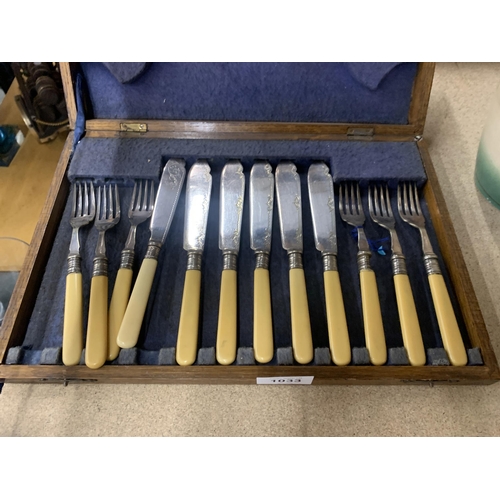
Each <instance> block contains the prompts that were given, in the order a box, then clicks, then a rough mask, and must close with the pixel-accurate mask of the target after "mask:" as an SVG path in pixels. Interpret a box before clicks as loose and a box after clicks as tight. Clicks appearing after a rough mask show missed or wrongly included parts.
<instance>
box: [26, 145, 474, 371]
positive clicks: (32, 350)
mask: <svg viewBox="0 0 500 500" xmlns="http://www.w3.org/2000/svg"><path fill="white" fill-rule="evenodd" d="M172 157H181V158H185V159H186V161H187V165H186V166H187V168H189V167H191V165H192V164H193V162H194V161H195V160H197V159H207V160H208V162H209V164H210V166H211V169H212V176H213V184H212V185H213V189H212V198H211V204H210V212H209V221H208V227H207V238H206V246H205V252H204V256H203V267H202V297H201V304H202V307H201V314H200V325H201V326H200V338H199V347H200V348H201V347H205V348H209V347H213V346H215V341H216V330H217V317H218V305H219V289H220V276H221V272H222V256H221V252H220V250H219V248H218V217H219V214H218V212H219V182H220V173H221V171H222V168H223V166H224V164H225V163H226V162H227V161H228V160H230V159H238V160H240V161H241V162H242V164H243V166H244V170H245V175H246V179H247V183H246V190H247V193H246V194H247V197H246V199H245V205H244V211H243V225H242V238H241V249H240V255H239V261H238V307H239V312H238V346H239V347H251V346H252V329H253V318H252V311H253V270H254V266H255V258H254V254H253V251H252V250H251V249H250V235H249V210H248V188H249V175H250V169H251V167H252V165H253V163H254V162H255V161H256V160H260V159H267V160H269V161H270V162H271V164H272V166H273V168H276V166H277V164H278V162H279V161H280V160H286V159H288V160H292V161H294V162H295V163H296V165H297V168H298V172H299V174H300V176H301V181H302V203H303V204H302V211H303V224H304V227H303V235H304V269H305V275H306V283H307V293H308V300H309V308H310V316H311V322H312V330H313V336H314V338H313V341H314V347H319V348H321V347H327V346H328V333H327V323H326V311H325V305H324V303H325V302H324V299H325V297H324V291H323V273H322V261H321V255H320V253H319V252H318V251H317V250H316V249H315V246H314V238H313V228H312V221H311V213H310V208H309V199H308V192H307V170H308V168H309V166H310V164H311V163H312V162H314V161H318V160H323V161H325V162H326V164H327V165H329V167H330V169H331V172H332V175H333V177H334V180H335V181H336V182H338V181H340V180H347V179H353V180H359V181H360V182H361V185H362V193H363V205H364V209H365V213H366V215H367V217H366V224H365V230H366V234H367V236H368V238H369V239H370V240H371V241H372V243H373V246H374V249H375V250H376V249H380V248H381V249H382V253H383V252H384V251H385V254H386V255H381V253H377V251H375V252H374V254H373V257H372V259H371V264H372V267H373V269H374V270H375V272H376V275H377V283H378V288H379V293H380V303H381V307H382V314H383V321H384V327H385V333H386V339H387V346H388V347H389V348H398V347H401V346H403V342H402V337H401V329H400V326H399V318H398V314H397V305H396V297H395V292H394V286H393V277H392V272H391V264H390V241H389V239H388V236H389V235H388V233H387V231H385V230H384V229H382V228H381V227H380V226H378V225H376V224H374V223H373V222H372V221H371V219H370V218H369V216H368V203H367V190H366V185H367V184H368V181H370V180H371V181H373V180H385V181H388V182H389V185H390V186H391V197H392V204H393V210H394V213H395V214H397V206H396V192H395V188H396V185H397V182H398V180H415V181H417V182H418V183H419V185H423V183H424V182H425V180H426V177H425V172H424V169H423V166H422V162H421V159H420V156H419V152H418V148H417V145H416V144H415V143H413V142H392V143H391V142H354V141H342V142H341V141H335V142H326V141H325V142H323V141H318V142H314V141H289V142H287V141H208V140H206V141H205V140H196V141H194V140H193V141H191V140H166V139H95V138H84V139H82V141H81V142H80V144H79V145H78V147H77V149H76V151H75V154H74V156H73V159H72V161H71V165H70V169H69V172H68V175H69V177H70V179H71V180H72V181H73V180H75V179H76V178H91V179H93V180H96V181H98V182H102V181H103V180H106V179H114V180H115V181H117V182H118V183H119V185H120V196H121V206H122V214H123V215H122V219H121V221H120V223H119V224H118V225H117V226H115V227H114V228H113V229H111V230H110V231H108V233H107V237H106V241H107V250H108V257H109V284H110V287H109V291H110V295H111V291H112V288H113V284H114V279H115V276H116V272H117V268H118V264H119V254H120V251H121V250H122V248H123V244H124V242H125V239H126V236H127V232H128V229H129V222H128V220H127V217H126V213H127V209H128V205H129V201H130V196H131V191H132V188H131V186H132V180H133V179H134V178H135V177H142V178H147V177H150V178H155V179H158V178H159V176H160V173H161V169H162V167H163V165H164V164H165V163H166V161H167V160H168V159H169V158H172ZM335 189H336V194H337V193H338V185H337V184H336V185H335ZM70 199H71V196H70V197H69V198H68V202H67V205H66V208H65V211H64V214H63V216H62V219H61V223H60V226H59V229H58V232H57V236H56V239H55V242H54V245H53V249H52V252H51V255H50V258H49V261H48V263H47V267H46V270H45V273H44V277H43V281H42V285H41V288H40V291H39V294H38V298H37V301H36V303H35V307H34V311H33V314H32V317H31V320H30V323H29V327H28V331H27V334H26V337H25V339H24V342H23V347H24V348H25V352H24V358H23V360H22V363H25V364H37V363H39V362H40V356H41V354H40V353H41V351H42V350H43V349H44V348H49V347H60V346H61V344H62V326H63V310H64V289H65V277H66V257H67V253H68V245H69V241H70V236H71V228H70V225H69V212H70ZM184 203H185V199H184V190H183V193H182V196H181V198H180V200H179V205H178V208H177V211H176V214H175V217H174V219H173V222H172V226H171V228H170V232H169V235H168V237H167V240H166V243H165V246H164V248H163V249H162V251H161V254H160V258H159V268H158V272H157V275H156V277H155V281H154V284H153V291H152V296H151V298H150V301H149V304H148V308H147V311H146V316H145V321H144V324H143V329H142V333H141V336H140V339H139V343H138V348H139V356H138V362H139V363H140V364H156V363H158V352H159V350H160V349H162V348H168V347H174V346H175V343H176V338H177V328H178V322H179V314H180V306H181V298H182V291H183V285H184V274H185V269H186V262H187V257H186V252H185V251H184V250H183V248H182V239H183V220H184ZM421 203H422V209H423V211H424V214H425V216H426V219H427V221H428V222H427V228H428V231H429V236H430V238H431V241H432V243H433V246H434V249H435V251H436V252H437V253H438V255H439V258H440V261H441V266H442V269H443V273H444V278H445V280H446V283H447V285H448V288H449V290H450V292H451V297H452V302H453V304H454V306H455V311H456V313H457V316H458V319H459V325H460V327H461V331H462V334H463V337H464V341H465V343H466V346H467V347H470V342H469V340H468V337H467V334H466V329H465V327H464V322H463V319H462V317H461V315H460V310H459V308H458V306H457V300H456V296H455V294H454V291H453V288H452V286H451V282H450V280H449V276H448V274H447V272H446V269H445V267H444V264H443V262H442V259H441V255H440V253H439V247H438V244H437V239H436V235H435V232H434V229H433V227H432V225H431V223H430V216H429V213H428V208H427V206H426V204H425V200H424V199H421ZM396 219H397V222H396V223H397V230H398V234H399V237H400V240H401V244H402V247H403V251H404V253H405V255H406V257H407V267H408V273H409V277H410V282H411V284H412V288H413V293H414V296H415V300H416V306H417V311H418V315H419V320H420V325H421V329H422V334H423V338H424V344H425V346H426V348H428V349H432V348H436V347H442V341H441V338H440V335H439V329H438V324H437V319H436V316H435V313H434V310H433V306H432V300H431V295H430V290H429V286H428V281H427V276H426V274H425V271H424V267H423V263H422V253H421V252H422V250H421V243H420V235H419V233H418V230H416V229H415V228H412V227H410V226H409V225H407V224H405V223H403V222H402V221H401V220H400V219H399V217H396ZM80 234H81V246H82V256H83V263H82V265H83V276H84V280H83V282H84V311H85V313H84V317H85V316H86V312H87V310H88V297H89V287H90V274H91V267H92V257H93V253H94V249H95V244H96V241H97V231H96V230H95V229H94V227H93V226H87V227H85V228H83V229H82V230H81V233H80ZM337 234H338V242H339V249H338V266H339V273H340V279H341V284H342V290H343V296H344V303H345V305H346V314H347V322H348V326H349V334H350V340H351V346H352V347H363V346H364V345H365V341H364V334H363V325H362V312H361V298H360V291H359V278H358V270H357V265H356V253H357V245H356V240H355V235H354V234H353V231H352V228H351V227H350V226H347V224H345V223H344V222H343V221H342V220H341V219H340V216H339V214H338V211H337ZM148 238H149V230H148V225H147V224H145V225H143V226H140V227H139V230H138V234H137V246H136V263H135V269H134V271H135V275H136V274H137V272H138V267H139V265H140V262H141V260H142V258H143V256H144V254H145V251H146V247H147V240H148ZM270 276H271V294H272V310H273V322H274V342H275V348H276V349H277V348H280V347H282V348H283V347H289V346H290V345H291V336H290V307H289V281H288V260H287V256H286V252H285V251H284V250H283V249H282V247H281V239H280V234H279V221H278V212H277V208H276V206H275V210H274V226H273V239H272V251H271V258H270ZM84 321H85V325H84V331H85V330H86V318H85V320H84ZM114 363H116V361H115V362H114ZM271 364H276V356H275V357H274V359H273V361H271Z"/></svg>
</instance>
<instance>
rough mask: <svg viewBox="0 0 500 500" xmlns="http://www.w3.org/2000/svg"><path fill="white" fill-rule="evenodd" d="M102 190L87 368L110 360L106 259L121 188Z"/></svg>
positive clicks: (97, 218)
mask: <svg viewBox="0 0 500 500" xmlns="http://www.w3.org/2000/svg"><path fill="white" fill-rule="evenodd" d="M114 187H115V189H114V192H113V189H112V187H111V184H109V185H107V186H104V187H103V186H99V188H98V191H97V211H96V217H95V222H94V227H95V228H96V229H97V230H98V231H99V236H98V238H97V246H96V250H95V256H94V266H93V270H92V282H91V285H90V303H89V320H88V325H87V343H86V349H85V364H86V365H87V366H88V367H89V368H100V367H101V366H102V365H103V364H104V363H105V362H106V358H107V356H108V259H107V257H106V242H105V234H106V231H107V230H108V229H110V228H112V227H113V226H115V225H116V224H117V223H118V221H119V220H120V199H119V196H118V187H117V185H116V184H115V186H114Z"/></svg>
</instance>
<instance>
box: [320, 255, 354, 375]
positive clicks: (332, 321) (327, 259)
mask: <svg viewBox="0 0 500 500" xmlns="http://www.w3.org/2000/svg"><path fill="white" fill-rule="evenodd" d="M323 269H324V272H323V278H324V282H325V302H326V318H327V322H328V337H329V341H330V351H331V355H332V360H333V362H334V363H335V364H336V365H339V366H345V365H348V364H349V363H350V362H351V344H350V341H349V331H348V328H347V320H346V316H345V307H344V299H343V296H342V288H341V286H340V277H339V272H338V270H337V258H336V256H335V255H332V254H324V255H323Z"/></svg>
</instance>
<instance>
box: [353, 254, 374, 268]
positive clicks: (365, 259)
mask: <svg viewBox="0 0 500 500" xmlns="http://www.w3.org/2000/svg"><path fill="white" fill-rule="evenodd" d="M371 255H372V253H371V252H370V251H368V250H362V251H360V252H358V256H357V261H358V271H367V270H370V269H371V267H370V257H371Z"/></svg>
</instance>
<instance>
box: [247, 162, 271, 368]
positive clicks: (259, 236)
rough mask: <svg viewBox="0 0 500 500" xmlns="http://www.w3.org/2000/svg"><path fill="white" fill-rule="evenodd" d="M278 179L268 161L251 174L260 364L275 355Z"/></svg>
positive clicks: (255, 318)
mask: <svg viewBox="0 0 500 500" xmlns="http://www.w3.org/2000/svg"><path fill="white" fill-rule="evenodd" d="M273 205H274V176H273V170H272V167H271V165H270V164H269V163H268V162H257V163H255V165H254V166H253V167H252V170H251V172H250V246H251V248H252V250H253V251H254V252H255V256H256V263H255V270H254V313H253V347H254V355H255V359H256V361H258V362H259V363H268V362H269V361H271V359H272V358H273V355H274V345H273V320H272V313H271V287H270V283H269V253H270V251H271V234H272V226H273Z"/></svg>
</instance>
